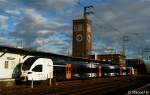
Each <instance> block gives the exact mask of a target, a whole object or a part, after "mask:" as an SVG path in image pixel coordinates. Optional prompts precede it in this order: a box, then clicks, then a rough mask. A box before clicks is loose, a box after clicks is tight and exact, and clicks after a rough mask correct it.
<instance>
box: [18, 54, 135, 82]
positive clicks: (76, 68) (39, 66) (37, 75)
mask: <svg viewBox="0 0 150 95" xmlns="http://www.w3.org/2000/svg"><path fill="white" fill-rule="evenodd" d="M129 75H134V68H133V67H127V66H120V65H117V64H113V63H112V62H106V61H95V60H88V59H81V58H42V57H30V58H28V59H26V60H25V61H24V63H23V64H22V66H21V75H20V81H22V82H26V81H42V80H47V79H54V80H56V81H65V80H74V79H90V78H101V77H115V76H129Z"/></svg>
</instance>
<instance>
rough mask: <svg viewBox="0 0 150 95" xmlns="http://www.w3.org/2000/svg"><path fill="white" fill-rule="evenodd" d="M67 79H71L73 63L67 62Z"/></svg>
mask: <svg viewBox="0 0 150 95" xmlns="http://www.w3.org/2000/svg"><path fill="white" fill-rule="evenodd" d="M66 79H71V64H66Z"/></svg>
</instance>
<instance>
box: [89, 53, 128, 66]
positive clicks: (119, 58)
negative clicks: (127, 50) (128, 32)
mask: <svg viewBox="0 0 150 95" xmlns="http://www.w3.org/2000/svg"><path fill="white" fill-rule="evenodd" d="M89 58H90V59H95V60H100V61H109V62H113V63H115V64H119V65H125V63H126V56H124V55H122V54H99V55H90V56H89Z"/></svg>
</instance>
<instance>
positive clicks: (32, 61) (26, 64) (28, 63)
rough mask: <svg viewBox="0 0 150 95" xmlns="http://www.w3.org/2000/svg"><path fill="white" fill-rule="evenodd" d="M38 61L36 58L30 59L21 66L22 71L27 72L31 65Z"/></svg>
mask: <svg viewBox="0 0 150 95" xmlns="http://www.w3.org/2000/svg"><path fill="white" fill-rule="evenodd" d="M37 59H38V57H30V58H28V59H27V60H25V62H24V63H23V65H22V70H24V71H25V70H29V69H30V67H31V66H32V64H33V63H34V62H35V61H36V60H37Z"/></svg>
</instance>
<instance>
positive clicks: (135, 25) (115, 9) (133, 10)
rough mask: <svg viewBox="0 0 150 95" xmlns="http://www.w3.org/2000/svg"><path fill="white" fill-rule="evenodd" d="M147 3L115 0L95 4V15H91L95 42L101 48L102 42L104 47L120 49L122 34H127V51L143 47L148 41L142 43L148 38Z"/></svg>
mask: <svg viewBox="0 0 150 95" xmlns="http://www.w3.org/2000/svg"><path fill="white" fill-rule="evenodd" d="M149 5H150V2H141V1H140V0H115V1H113V2H111V1H110V2H104V4H101V6H100V4H97V5H95V15H96V16H97V17H96V18H95V17H93V18H94V19H93V22H94V25H93V26H94V27H93V33H94V37H95V39H96V40H95V41H96V42H95V43H99V44H102V47H100V48H103V44H105V46H106V47H107V46H109V45H112V47H113V48H116V49H117V50H118V51H120V50H121V47H122V39H123V36H129V41H128V42H127V47H128V48H129V51H134V52H135V53H136V52H138V51H137V50H139V48H141V49H142V48H144V47H145V44H148V43H143V41H144V40H149V39H150V38H148V37H146V35H147V34H148V32H149V30H150V29H149V28H150V27H149V23H150V20H149V16H150V13H149V12H148V11H149V8H150V7H149ZM137 34H138V36H137ZM143 39H144V40H143ZM100 42H102V43H100ZM116 44H118V46H117V45H116ZM131 47H132V48H131ZM95 48H96V46H95ZM135 48H137V49H135Z"/></svg>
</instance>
